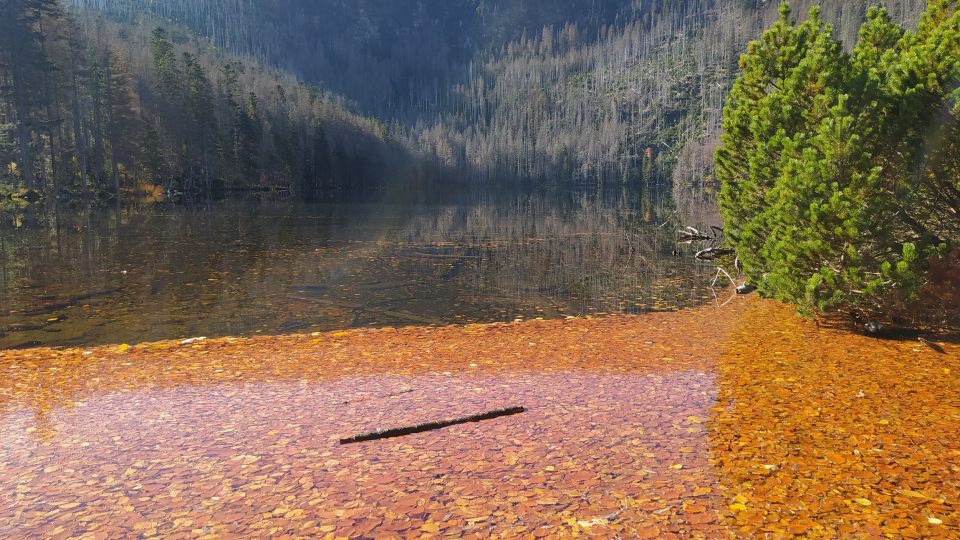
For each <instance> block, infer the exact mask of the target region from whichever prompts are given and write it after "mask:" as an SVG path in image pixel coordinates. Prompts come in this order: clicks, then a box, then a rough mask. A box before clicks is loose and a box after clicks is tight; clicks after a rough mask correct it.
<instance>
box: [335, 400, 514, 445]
mask: <svg viewBox="0 0 960 540" xmlns="http://www.w3.org/2000/svg"><path fill="white" fill-rule="evenodd" d="M524 411H526V409H524V408H523V407H510V408H507V409H497V410H495V411H490V412H485V413H482V414H476V415H473V416H467V417H464V418H455V419H451V420H441V421H439V422H428V423H426V424H419V425H416V426H408V427H402V428H394V429H387V430H384V431H374V432H372V433H364V434H363V435H357V436H355V437H348V438H346V439H340V444H353V443H359V442H366V441H376V440H380V439H391V438H394V437H403V436H404V435H413V434H414V433H423V432H425V431H434V430H437V429H443V428H446V427H450V426H456V425H460V424H468V423H471V422H481V421H483V420H492V419H494V418H500V417H501V416H511V415H514V414H520V413H522V412H524Z"/></svg>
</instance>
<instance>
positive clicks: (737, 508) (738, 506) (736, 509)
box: [730, 503, 747, 512]
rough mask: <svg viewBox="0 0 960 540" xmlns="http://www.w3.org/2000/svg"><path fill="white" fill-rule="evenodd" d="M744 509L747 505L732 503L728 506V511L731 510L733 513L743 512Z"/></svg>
mask: <svg viewBox="0 0 960 540" xmlns="http://www.w3.org/2000/svg"><path fill="white" fill-rule="evenodd" d="M746 509H747V505H745V504H743V503H733V504H731V505H730V510H733V511H734V512H743V511H744V510H746Z"/></svg>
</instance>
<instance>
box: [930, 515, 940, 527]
mask: <svg viewBox="0 0 960 540" xmlns="http://www.w3.org/2000/svg"><path fill="white" fill-rule="evenodd" d="M927 523H929V524H931V525H943V520H942V519H940V518H935V517H933V516H930V517H928V518H927Z"/></svg>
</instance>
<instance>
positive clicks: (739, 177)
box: [716, 0, 960, 318]
mask: <svg viewBox="0 0 960 540" xmlns="http://www.w3.org/2000/svg"><path fill="white" fill-rule="evenodd" d="M958 24H960V13H958V5H957V2H956V1H952V2H949V1H944V0H936V1H934V2H931V4H930V7H929V8H928V11H927V13H926V14H925V15H924V18H923V21H922V22H921V24H920V27H919V29H918V31H917V32H916V33H913V32H906V31H904V30H902V29H900V28H898V27H896V26H895V25H893V24H892V22H891V21H890V19H889V17H887V15H886V13H885V12H884V11H882V10H878V9H874V10H871V11H870V12H869V14H868V20H867V22H866V23H865V24H864V25H863V27H862V29H861V32H860V36H861V37H860V41H859V42H858V44H857V46H856V47H855V49H854V50H853V52H852V53H851V54H847V53H845V52H843V51H842V49H841V47H840V43H839V42H837V41H836V40H835V39H834V38H833V37H832V36H831V34H832V32H831V29H830V28H829V27H828V26H825V25H824V24H823V21H822V20H820V17H819V12H818V10H816V9H814V10H813V11H812V12H811V14H810V18H809V19H808V20H807V21H805V22H803V23H802V24H799V25H795V24H793V23H791V22H790V20H789V10H788V9H787V8H783V9H782V10H781V13H780V18H779V19H778V21H777V23H776V24H775V25H774V27H773V28H772V29H770V30H769V31H767V32H766V33H765V34H764V35H763V37H762V38H761V40H760V41H758V42H756V43H753V44H751V46H750V48H749V49H748V51H747V53H746V54H745V55H744V56H743V58H742V60H741V67H742V74H741V76H740V78H739V79H738V80H737V82H736V83H735V85H734V88H733V91H732V93H731V96H730V100H729V102H728V104H727V106H726V108H725V110H724V123H723V127H724V133H723V136H722V139H721V147H720V148H719V150H718V151H717V154H716V165H717V169H716V170H717V176H718V178H719V179H720V180H721V181H722V183H723V185H722V190H721V195H720V207H721V212H722V213H723V216H724V219H725V222H726V227H727V230H728V233H729V236H730V239H731V240H732V242H733V243H734V244H735V245H736V248H737V252H738V254H739V256H740V258H741V260H742V262H743V264H744V267H745V269H746V271H747V273H748V275H749V277H750V278H751V279H752V280H753V281H754V282H755V283H756V284H757V285H758V287H759V288H760V290H761V291H762V292H763V293H766V294H768V295H770V296H774V297H776V298H779V299H781V300H785V301H789V302H794V303H797V304H799V305H800V307H801V308H802V309H803V310H805V311H827V310H835V309H839V308H847V309H852V310H854V311H857V312H860V313H862V314H863V315H864V316H869V317H873V318H883V317H886V318H893V317H899V318H905V317H908V316H911V315H918V314H919V313H918V310H916V309H911V307H915V306H914V305H913V304H914V303H915V301H916V299H917V298H918V296H919V294H920V291H921V290H922V289H923V288H924V287H927V288H930V287H932V286H935V285H934V284H931V283H930V282H929V279H928V277H927V269H928V268H929V265H930V264H931V262H932V261H935V260H938V259H941V258H943V257H945V256H946V253H947V250H948V249H949V248H950V244H951V243H952V244H953V247H957V243H958V242H960V216H958V212H957V207H956V206H955V201H956V200H957V199H956V197H955V194H956V193H957V190H958V188H960V175H957V174H955V173H956V172H957V170H958V169H957V168H956V164H957V161H956V159H957V153H956V148H957V143H958V141H960V138H958V137H957V133H958V131H957V119H958V115H957V114H956V113H957V98H958V96H960V94H958V86H960V33H958ZM934 164H935V165H934ZM934 167H936V168H934Z"/></svg>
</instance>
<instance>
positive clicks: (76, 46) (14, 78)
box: [0, 0, 402, 199]
mask: <svg viewBox="0 0 960 540" xmlns="http://www.w3.org/2000/svg"><path fill="white" fill-rule="evenodd" d="M0 14H2V17H0V163H2V165H3V170H2V171H0V180H2V184H3V186H6V188H7V189H8V190H9V188H17V187H19V188H23V189H26V190H29V191H30V193H31V195H29V197H35V196H36V195H35V194H32V193H33V192H34V191H39V192H45V193H49V194H51V195H55V196H57V197H60V198H65V199H73V198H85V197H88V196H92V195H95V194H100V195H108V194H109V195H112V196H118V195H120V193H121V191H123V190H127V189H134V188H137V187H138V186H139V187H140V188H141V189H146V190H148V191H151V192H155V193H159V192H161V191H170V192H175V191H184V192H193V193H198V192H202V193H208V194H209V193H215V192H218V191H224V190H230V189H251V188H256V189H285V190H293V191H296V192H298V193H299V194H301V195H302V196H304V197H307V198H312V197H316V196H320V195H322V194H323V193H327V192H330V191H334V190H342V189H345V188H356V187H357V186H360V185H363V184H365V183H369V182H370V181H372V180H374V179H376V178H377V177H378V176H379V174H380V172H381V171H382V170H383V168H384V167H385V166H386V165H388V164H389V163H390V161H391V160H393V159H394V158H395V157H397V156H398V155H399V154H401V153H402V148H400V146H399V145H391V144H390V143H388V142H387V141H385V134H386V133H385V130H384V128H383V126H382V124H380V123H379V122H377V121H374V120H370V119H367V118H363V117H361V116H358V115H356V114H353V113H351V112H348V110H347V109H346V108H345V107H344V105H343V103H342V102H341V100H340V99H338V98H336V97H335V96H332V95H330V94H328V93H324V92H322V91H320V90H319V89H317V88H314V87H308V86H305V85H303V84H302V83H299V82H298V81H297V80H296V79H294V78H293V77H291V76H289V75H286V74H283V73H281V72H279V71H277V70H275V69H268V68H263V67H262V66H258V65H256V64H252V63H249V62H248V63H244V62H239V61H237V60H236V59H235V58H231V57H230V55H227V54H223V53H222V52H220V51H216V50H213V49H212V48H211V47H210V46H209V45H208V44H207V43H206V42H205V41H204V40H201V39H197V38H195V37H191V35H190V34H189V33H188V32H184V31H182V30H181V29H179V28H174V29H172V31H171V32H168V31H166V30H164V29H162V28H156V29H153V28H154V26H153V25H152V24H150V23H149V22H147V21H146V20H142V24H138V25H122V26H117V25H116V24H113V23H110V22H108V21H105V20H102V19H100V18H97V17H96V16H95V15H96V14H91V13H82V14H79V15H70V14H68V13H66V12H65V11H64V10H63V9H62V8H61V5H60V3H59V2H57V1H56V0H3V1H0Z"/></svg>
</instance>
